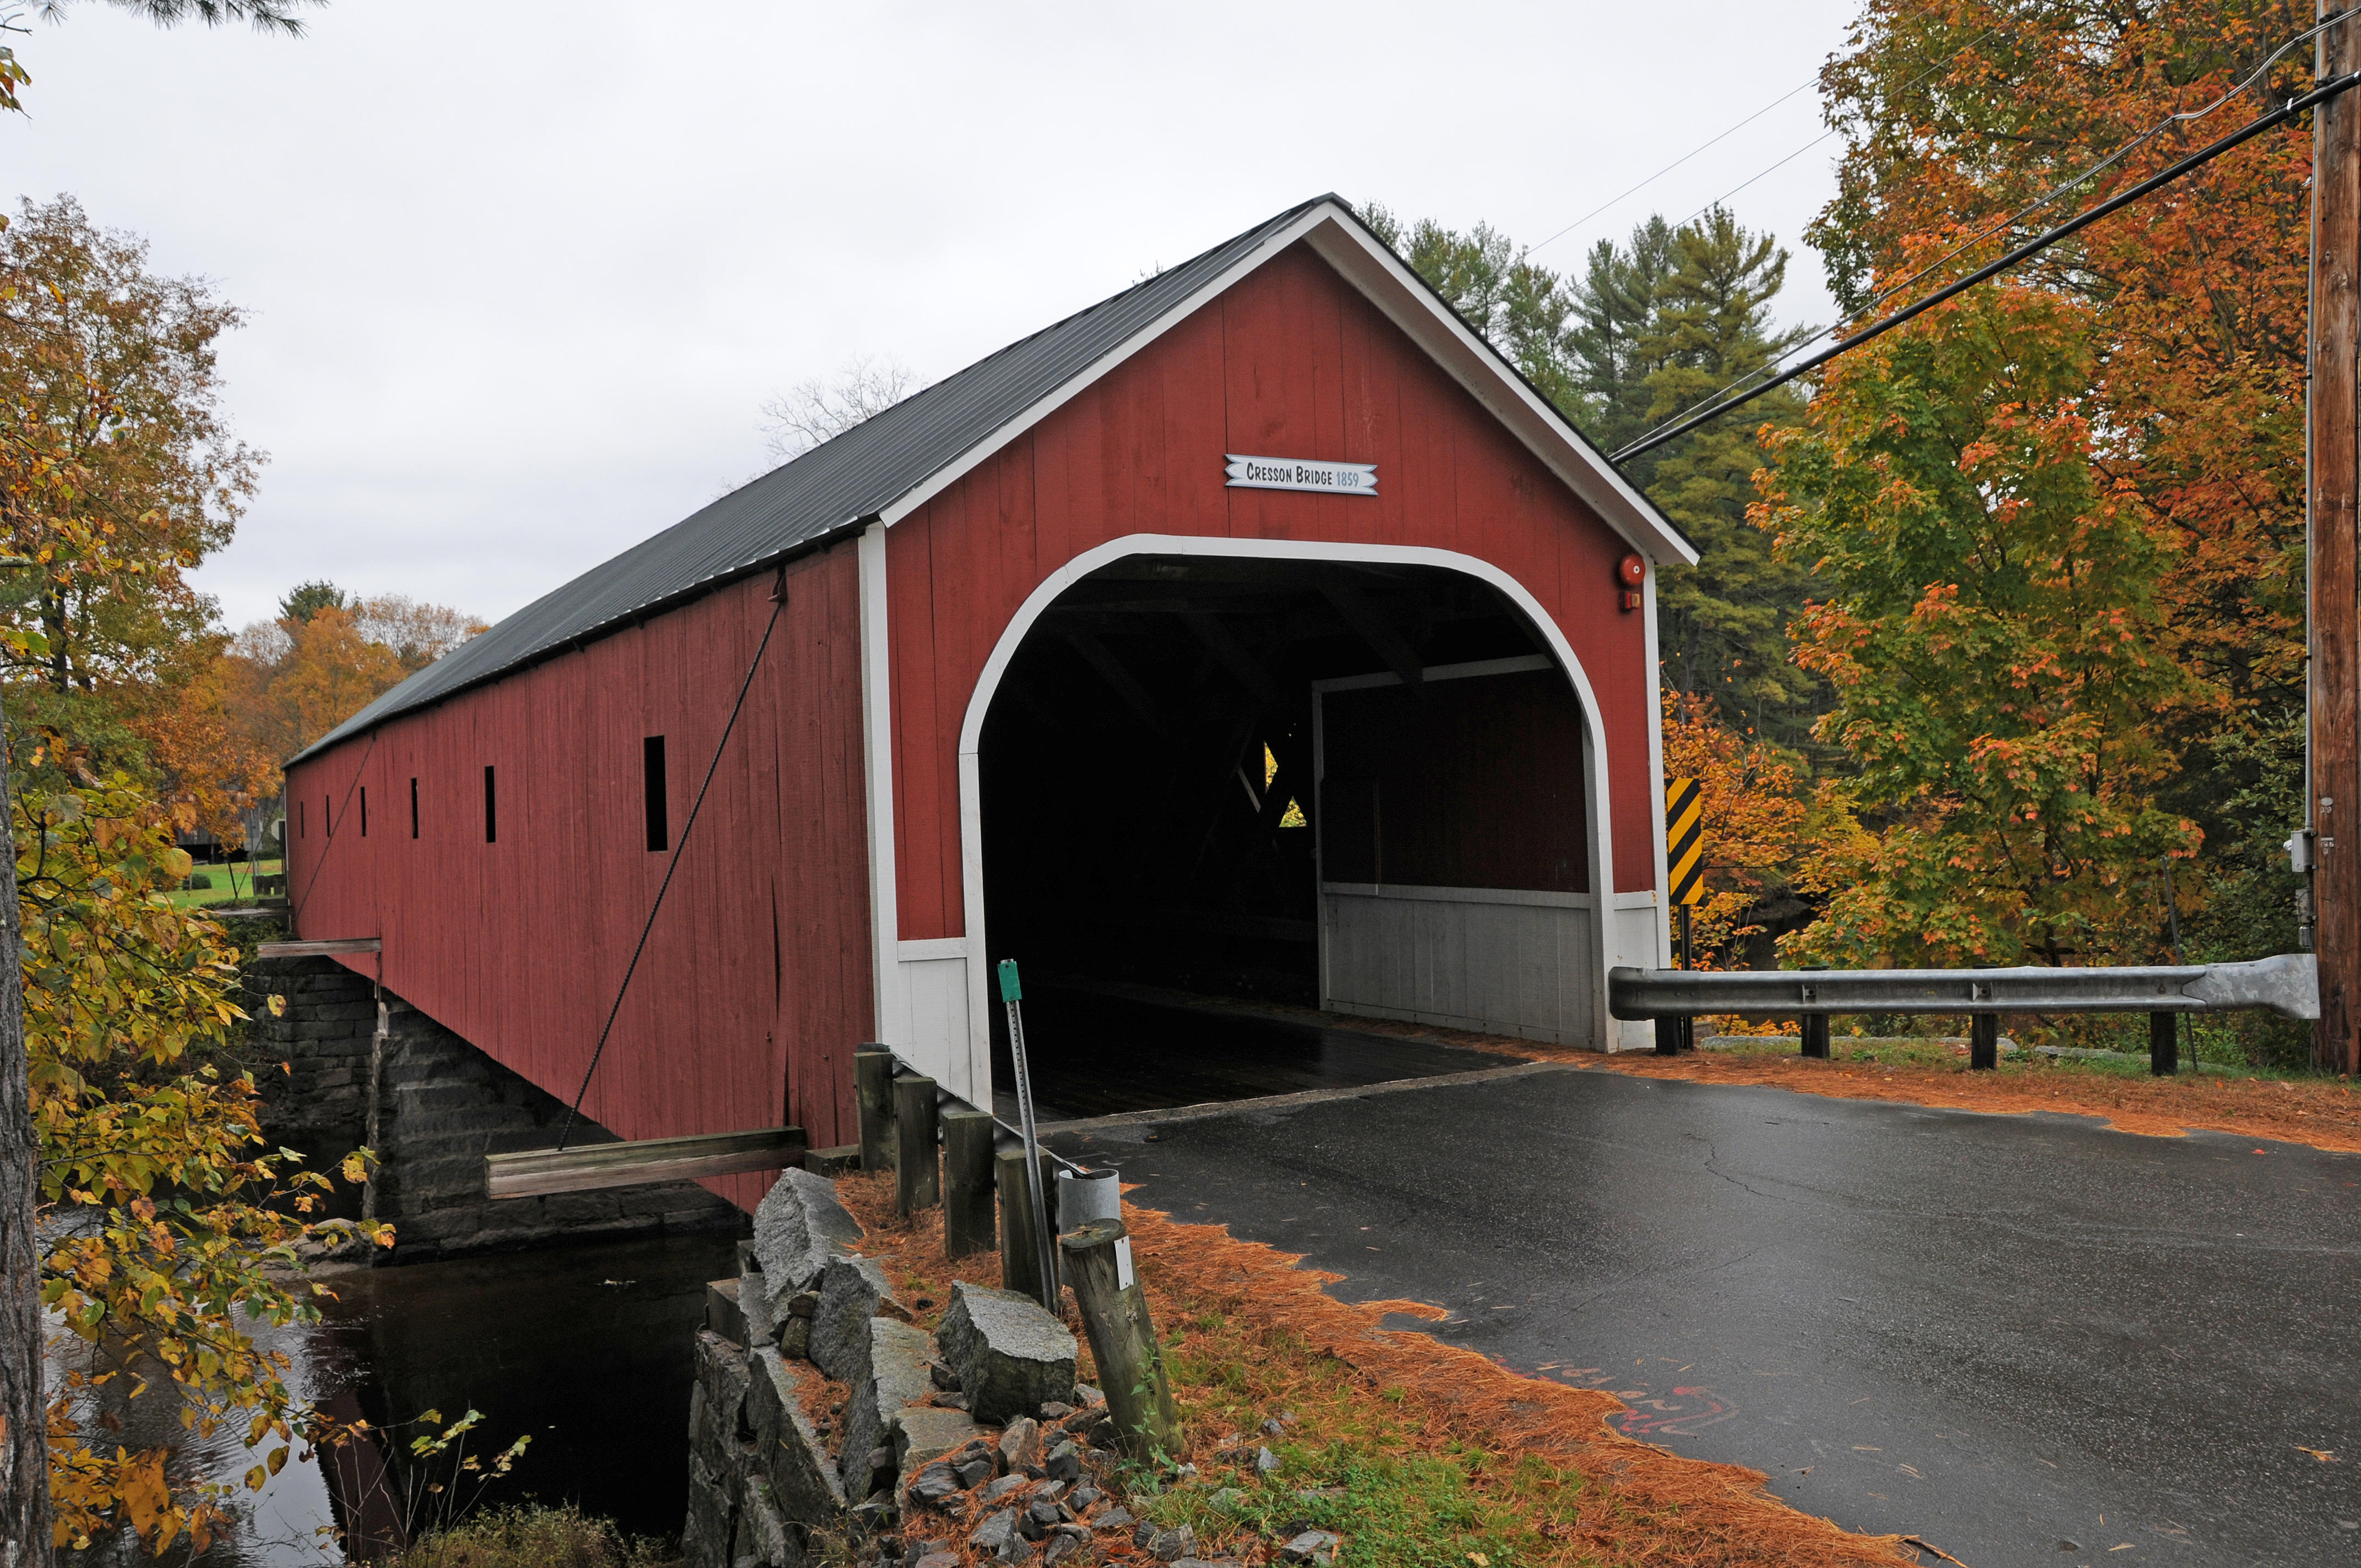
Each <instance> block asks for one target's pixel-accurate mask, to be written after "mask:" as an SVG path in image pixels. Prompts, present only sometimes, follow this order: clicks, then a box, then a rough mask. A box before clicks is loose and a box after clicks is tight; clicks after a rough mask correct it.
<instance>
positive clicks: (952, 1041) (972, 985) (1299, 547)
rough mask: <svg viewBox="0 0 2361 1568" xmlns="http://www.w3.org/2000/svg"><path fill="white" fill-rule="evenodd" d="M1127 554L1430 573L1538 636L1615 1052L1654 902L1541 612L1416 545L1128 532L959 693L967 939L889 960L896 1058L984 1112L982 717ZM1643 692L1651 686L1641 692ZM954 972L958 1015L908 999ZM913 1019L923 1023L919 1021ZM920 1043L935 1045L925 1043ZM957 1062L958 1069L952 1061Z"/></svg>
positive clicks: (1599, 1012) (1520, 593) (1601, 1024)
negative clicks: (1622, 848)
mask: <svg viewBox="0 0 2361 1568" xmlns="http://www.w3.org/2000/svg"><path fill="white" fill-rule="evenodd" d="M1133 555H1191V556H1200V557H1205V558H1212V559H1220V558H1230V559H1250V560H1285V561H1326V562H1334V563H1336V564H1338V565H1355V564H1367V563H1371V562H1377V563H1382V564H1385V565H1412V566H1433V567H1437V568H1440V569H1442V570H1445V571H1451V572H1457V573H1459V574H1461V575H1463V576H1469V577H1473V578H1476V579H1477V581H1480V582H1483V583H1485V584H1487V585H1488V586H1489V587H1492V588H1494V589H1496V590H1497V591H1498V592H1499V594H1500V595H1501V596H1502V597H1503V598H1506V599H1508V600H1509V602H1510V603H1511V604H1513V605H1515V606H1516V608H1517V609H1519V610H1520V611H1521V612H1522V613H1523V614H1524V616H1525V619H1526V620H1527V621H1528V622H1529V623H1530V624H1532V626H1533V627H1534V628H1535V629H1536V630H1539V631H1540V633H1541V635H1542V637H1543V641H1545V642H1546V643H1547V645H1548V647H1549V650H1550V652H1551V655H1552V657H1553V659H1554V662H1555V663H1556V665H1557V667H1558V669H1559V670H1560V671H1562V672H1563V673H1564V674H1565V677H1566V680H1567V684H1568V685H1570V686H1571V687H1572V688H1573V690H1574V693H1575V696H1576V700H1577V701H1579V702H1580V704H1581V707H1582V716H1583V724H1584V729H1585V740H1586V742H1587V744H1586V745H1585V748H1584V755H1585V757H1586V759H1587V767H1586V773H1587V777H1586V778H1585V780H1584V805H1585V809H1586V810H1587V813H1588V815H1589V820H1590V827H1591V864H1592V866H1593V867H1594V868H1596V870H1595V876H1596V883H1595V886H1596V888H1597V889H1598V900H1599V916H1600V918H1599V920H1598V926H1597V930H1598V938H1597V942H1596V952H1595V958H1596V960H1597V983H1596V985H1595V987H1594V988H1593V996H1594V999H1595V1000H1594V1004H1593V1007H1592V1013H1593V1027H1592V1037H1593V1039H1595V1040H1596V1041H1597V1042H1598V1044H1599V1045H1600V1046H1601V1047H1604V1048H1610V1049H1611V1048H1614V1047H1616V1046H1617V1045H1619V1044H1621V1043H1623V1042H1621V1041H1620V1038H1619V1036H1618V1035H1617V1034H1616V1033H1615V1028H1616V1025H1614V1022H1613V1020H1611V1019H1610V1018H1609V1016H1608V1014H1607V970H1608V968H1609V966H1611V965H1613V964H1616V963H1637V964H1643V965H1651V966H1653V965H1654V964H1656V963H1658V962H1659V961H1660V955H1659V953H1658V951H1657V948H1658V947H1659V945H1660V938H1659V933H1660V931H1661V930H1662V927H1663V916H1662V913H1661V910H1660V909H1659V908H1658V905H1659V902H1660V901H1659V900H1658V899H1657V898H1656V897H1655V895H1654V894H1626V895H1623V897H1622V898H1618V897H1616V896H1615V894H1614V887H1615V861H1614V841H1613V840H1614V834H1613V817H1612V806H1611V800H1610V796H1609V789H1608V782H1607V732H1606V725H1605V722H1604V718H1603V716H1602V712H1601V709H1600V707H1599V703H1598V694H1597V693H1596V692H1595V691H1594V690H1593V689H1592V687H1591V684H1590V679H1589V676H1588V674H1587V673H1586V672H1585V671H1584V669H1583V667H1582V662H1581V661H1580V660H1579V659H1578V658H1576V656H1575V652H1574V649H1573V647H1572V646H1571V645H1570V644H1569V643H1568V642H1567V641H1566V639H1565V633H1564V632H1563V631H1562V630H1560V629H1559V627H1558V625H1557V622H1556V620H1554V618H1552V617H1551V615H1550V614H1549V613H1548V611H1546V610H1545V609H1543V608H1542V604H1541V601H1540V599H1539V598H1536V597H1535V596H1534V595H1533V593H1532V591H1531V590H1530V589H1528V588H1527V587H1525V586H1524V585H1523V584H1522V583H1521V582H1519V581H1518V580H1517V579H1516V578H1515V577H1513V576H1510V574H1509V573H1507V572H1505V571H1503V570H1502V569H1501V568H1500V567H1499V566H1498V565H1495V564H1493V563H1492V562H1489V561H1486V560H1483V559H1481V558H1480V557H1477V556H1474V555H1467V554H1461V553H1459V552H1457V551H1453V550H1442V549H1436V548H1433V547H1431V546H1426V545H1385V544H1360V543H1333V542H1328V541H1315V540H1278V539H1233V538H1219V537H1207V536H1201V535H1193V534H1170V533H1133V534H1126V535H1124V536H1123V537H1121V538H1118V539H1114V540H1110V541H1108V542H1107V543H1104V544H1100V545H1097V546H1095V547H1093V548H1092V549H1090V550H1086V551H1084V552H1082V554H1078V555H1076V556H1074V557H1073V558H1071V560H1069V561H1067V562H1066V563H1065V564H1064V565H1060V566H1059V567H1058V568H1057V569H1056V570H1055V571H1053V572H1051V573H1050V574H1049V576H1047V577H1045V578H1043V579H1042V581H1041V582H1040V583H1039V584H1038V585H1037V586H1036V587H1034V589H1033V591H1032V592H1031V593H1030V594H1028V595H1027V597H1026V599H1025V602H1024V603H1023V604H1022V605H1021V606H1019V607H1018V608H1017V609H1016V613H1015V614H1014V615H1012V616H1011V617H1010V618H1009V620H1008V623H1007V625H1006V626H1005V627H1004V628H1002V630H1001V633H1000V636H999V639H998V640H997V641H995V643H994V646H993V650H992V653H991V656H990V657H989V658H987V659H986V660H985V661H984V663H983V669H982V670H981V671H979V672H978V674H977V676H976V682H975V688H974V690H973V691H972V692H971V693H970V694H969V696H968V704H967V712H966V716H965V718H964V719H963V720H962V722H961V726H960V737H959V757H958V766H959V811H960V882H961V899H962V904H963V916H964V925H963V927H962V929H963V930H964V931H965V933H966V934H965V935H964V936H963V937H960V938H950V939H947V940H940V941H933V942H927V943H917V942H904V943H901V944H899V948H898V960H899V965H900V968H901V970H902V973H901V975H899V976H897V977H896V979H895V992H897V993H898V995H900V996H902V997H907V998H911V999H912V1003H911V1011H910V1012H907V1013H904V1014H902V1015H901V1016H900V1017H898V1018H897V1019H896V1023H897V1024H898V1025H901V1026H902V1032H903V1035H904V1038H905V1039H906V1041H907V1045H908V1049H907V1050H906V1055H907V1056H909V1058H911V1059H912V1060H913V1061H914V1062H915V1063H917V1064H918V1065H920V1066H921V1067H923V1068H929V1069H932V1070H933V1071H935V1072H936V1073H937V1074H938V1075H939V1077H940V1078H941V1079H942V1080H943V1081H944V1083H945V1084H946V1085H948V1086H949V1087H950V1088H951V1089H952V1090H953V1091H954V1092H957V1093H961V1094H963V1095H966V1096H967V1097H969V1098H970V1099H971V1100H972V1101H973V1102H975V1103H977V1104H983V1103H985V1102H986V1100H985V1099H983V1098H979V1095H982V1096H988V1095H989V1092H990V1088H989V1086H990V1083H991V1039H992V1034H991V1025H990V1014H988V1013H987V1011H986V1008H987V1007H988V1006H989V1005H990V1003H989V1001H988V977H987V975H986V972H985V971H986V969H987V959H988V956H989V951H990V949H989V947H988V945H987V942H986V938H985V926H984V886H983V770H982V751H983V724H984V718H985V717H986V715H987V714H989V712H990V711H991V708H992V702H993V698H994V696H997V695H998V693H999V689H1000V683H1001V680H1002V678H1003V677H1004V676H1005V674H1006V673H1007V670H1008V666H1009V663H1010V662H1011V661H1012V660H1013V659H1014V658H1015V657H1016V651H1017V649H1018V648H1019V647H1020V646H1022V645H1023V643H1024V641H1025V639H1026V638H1027V636H1029V635H1030V634H1031V632H1032V630H1033V627H1034V625H1035V623H1036V622H1037V621H1038V620H1039V619H1040V618H1041V615H1042V614H1043V612H1045V611H1046V610H1047V609H1049V606H1050V605H1051V604H1052V603H1053V602H1055V601H1056V600H1057V598H1059V596H1060V595H1061V594H1063V593H1064V592H1065V591H1066V590H1067V589H1068V588H1070V587H1073V586H1074V585H1075V584H1076V583H1077V582H1079V581H1081V580H1082V578H1083V577H1086V576H1089V575H1091V574H1092V573H1093V572H1095V571H1097V570H1099V569H1100V568H1101V567H1103V566H1105V565H1109V564H1111V563H1113V562H1115V561H1119V560H1122V559H1124V558H1126V557H1127V556H1133ZM1651 691H1652V693H1653V681H1652V682H1651ZM1659 878H1660V879H1661V871H1660V872H1659ZM1660 885H1661V880H1660ZM1625 899H1637V900H1639V901H1640V904H1639V906H1638V907H1636V908H1634V909H1631V910H1629V911H1627V910H1625V909H1624V908H1623V907H1622V905H1623V904H1624V900H1625ZM1610 905H1611V906H1613V907H1611V908H1610ZM1632 916H1636V918H1633V917H1632ZM954 964H955V965H957V966H958V967H959V968H960V969H961V970H964V971H965V972H964V974H963V975H961V976H960V977H959V979H960V980H961V981H964V985H963V987H962V989H963V990H964V992H965V993H966V994H965V996H964V998H963V1001H964V1005H963V1006H958V1005H948V1006H947V1005H944V1003H950V1002H951V999H950V997H948V996H942V997H940V1001H939V1003H937V1004H935V1005H933V1006H931V1007H928V1006H925V1005H924V1004H923V1003H918V1002H917V999H918V998H921V997H924V996H926V995H928V994H939V993H940V992H942V991H944V990H945V989H946V987H947V985H948V984H949V983H951V982H952V977H951V975H950V974H948V973H944V972H942V970H943V969H944V968H945V967H948V966H950V965H954ZM920 966H923V970H922V969H921V968H920ZM925 970H931V971H932V972H931V973H927V972H924V971H925ZM881 978H882V977H881ZM880 990H881V993H882V992H884V987H882V986H881V988H880ZM921 1012H923V1013H924V1014H925V1016H920V1015H919V1014H920V1013H921ZM957 1014H964V1018H963V1019H961V1018H959V1017H957ZM960 1023H964V1025H965V1032H966V1035H967V1049H966V1051H965V1052H964V1053H962V1052H961V1051H960V1049H959V1048H958V1044H957V1039H956V1030H957V1025H959V1024H960ZM930 1025H931V1026H930ZM946 1026H948V1027H946ZM928 1035H932V1036H934V1037H932V1038H928V1037H926V1036H928ZM962 1056H963V1057H964V1059H961V1058H962Z"/></svg>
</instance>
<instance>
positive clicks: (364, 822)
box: [361, 784, 368, 839]
mask: <svg viewBox="0 0 2361 1568" xmlns="http://www.w3.org/2000/svg"><path fill="white" fill-rule="evenodd" d="M361 837H362V838H364V839H366V838H368V785H367V784H363V785H361Z"/></svg>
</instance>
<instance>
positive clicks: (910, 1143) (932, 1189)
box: [894, 1074, 943, 1218]
mask: <svg viewBox="0 0 2361 1568" xmlns="http://www.w3.org/2000/svg"><path fill="white" fill-rule="evenodd" d="M935 1126H936V1120H935V1080H933V1079H931V1078H920V1077H918V1076H917V1075H916V1074H905V1075H904V1076H902V1077H900V1078H897V1079H895V1080H894V1152H895V1157H894V1212H895V1214H897V1215H900V1216H902V1217H904V1218H907V1217H908V1216H910V1215H912V1214H915V1213H917V1212H918V1211H919V1210H921V1209H931V1208H933V1207H934V1206H935V1205H936V1204H938V1203H940V1202H941V1201H943V1190H942V1181H941V1179H940V1177H939V1175H938V1174H937V1172H938V1167H937V1165H936V1163H935Z"/></svg>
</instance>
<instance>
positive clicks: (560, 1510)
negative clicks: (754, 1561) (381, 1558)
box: [385, 1503, 681, 1568]
mask: <svg viewBox="0 0 2361 1568" xmlns="http://www.w3.org/2000/svg"><path fill="white" fill-rule="evenodd" d="M680 1560H681V1558H680V1549H679V1548H678V1547H677V1546H675V1545H674V1544H673V1543H671V1542H668V1541H652V1540H650V1539H648V1538H646V1537H644V1536H630V1537H627V1536H625V1535H624V1534H623V1533H622V1532H621V1531H620V1530H617V1529H616V1528H615V1523H614V1521H613V1520H612V1519H595V1518H593V1517H592V1516H590V1515H588V1514H586V1513H584V1512H583V1511H582V1510H581V1509H580V1508H577V1507H575V1506H574V1505H573V1504H571V1503H567V1504H564V1505H561V1506H556V1507H552V1506H549V1505H545V1504H542V1503H525V1504H521V1505H518V1506H515V1507H511V1508H489V1509H486V1510H485V1511H484V1512H482V1513H479V1514H478V1515H476V1516H475V1517H474V1518H472V1519H465V1520H463V1521H461V1522H460V1523H458V1524H456V1525H453V1526H452V1527H451V1528H450V1529H448V1530H436V1531H434V1532H433V1533H432V1534H429V1535H425V1536H422V1537H420V1538H419V1540H418V1541H415V1542H414V1543H412V1546H411V1547H410V1549H409V1550H408V1551H406V1552H401V1553H400V1554H399V1555H397V1556H394V1557H390V1558H388V1559H385V1561H386V1562H387V1563H389V1564H390V1568H679V1563H680Z"/></svg>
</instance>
